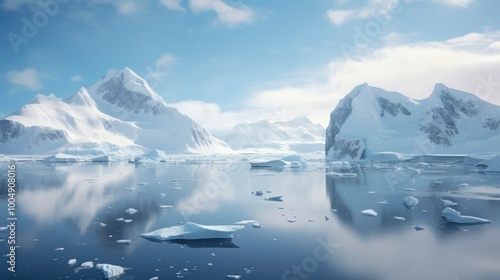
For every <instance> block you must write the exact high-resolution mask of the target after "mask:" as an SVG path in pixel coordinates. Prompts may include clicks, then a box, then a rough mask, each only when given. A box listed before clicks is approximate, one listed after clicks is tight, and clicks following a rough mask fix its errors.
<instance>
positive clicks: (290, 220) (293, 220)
mask: <svg viewBox="0 0 500 280" xmlns="http://www.w3.org/2000/svg"><path fill="white" fill-rule="evenodd" d="M296 221H297V220H296V219H287V222H289V223H295V222H296Z"/></svg>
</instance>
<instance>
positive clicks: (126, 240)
mask: <svg viewBox="0 0 500 280" xmlns="http://www.w3.org/2000/svg"><path fill="white" fill-rule="evenodd" d="M131 242H132V241H130V239H120V240H116V243H117V244H120V245H129V244H130V243H131Z"/></svg>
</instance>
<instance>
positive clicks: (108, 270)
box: [95, 263, 125, 279]
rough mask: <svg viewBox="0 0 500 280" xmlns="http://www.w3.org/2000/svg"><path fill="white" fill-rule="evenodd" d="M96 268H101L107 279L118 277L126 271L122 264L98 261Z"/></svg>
mask: <svg viewBox="0 0 500 280" xmlns="http://www.w3.org/2000/svg"><path fill="white" fill-rule="evenodd" d="M95 268H96V269H99V270H101V271H102V273H103V274H104V278H106V279H112V278H115V279H116V278H118V276H120V275H122V274H123V273H124V272H125V269H123V267H121V266H118V265H112V264H106V263H98V264H97V265H96V266H95Z"/></svg>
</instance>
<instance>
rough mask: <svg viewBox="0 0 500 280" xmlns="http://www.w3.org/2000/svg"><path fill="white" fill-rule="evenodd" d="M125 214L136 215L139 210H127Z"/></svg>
mask: <svg viewBox="0 0 500 280" xmlns="http://www.w3.org/2000/svg"><path fill="white" fill-rule="evenodd" d="M125 212H126V213H128V214H130V215H134V214H135V213H137V210H136V209H134V208H129V209H127V210H125Z"/></svg>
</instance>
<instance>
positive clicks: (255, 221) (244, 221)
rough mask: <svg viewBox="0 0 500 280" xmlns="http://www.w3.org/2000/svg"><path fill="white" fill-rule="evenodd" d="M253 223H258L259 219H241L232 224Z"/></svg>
mask: <svg viewBox="0 0 500 280" xmlns="http://www.w3.org/2000/svg"><path fill="white" fill-rule="evenodd" d="M253 223H259V221H257V220H241V221H238V222H236V223H234V224H235V225H247V224H253Z"/></svg>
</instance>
